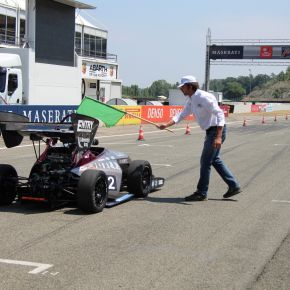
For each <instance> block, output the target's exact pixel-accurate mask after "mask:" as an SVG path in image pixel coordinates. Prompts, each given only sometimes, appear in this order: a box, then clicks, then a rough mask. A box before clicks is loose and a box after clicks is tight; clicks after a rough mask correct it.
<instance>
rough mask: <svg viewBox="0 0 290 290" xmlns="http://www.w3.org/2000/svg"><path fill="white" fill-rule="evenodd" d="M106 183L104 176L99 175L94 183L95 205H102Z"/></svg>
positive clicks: (105, 194) (104, 199)
mask: <svg viewBox="0 0 290 290" xmlns="http://www.w3.org/2000/svg"><path fill="white" fill-rule="evenodd" d="M106 196H107V183H106V181H105V180H104V178H101V177H99V178H98V179H97V181H96V185H95V203H96V206H102V205H103V204H104V202H105V201H106Z"/></svg>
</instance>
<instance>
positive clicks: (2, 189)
mask: <svg viewBox="0 0 290 290" xmlns="http://www.w3.org/2000/svg"><path fill="white" fill-rule="evenodd" d="M17 177H18V175H17V172H16V170H15V168H14V167H13V166H11V165H8V164H0V205H9V204H11V203H12V202H13V201H14V199H15V197H16V186H17Z"/></svg>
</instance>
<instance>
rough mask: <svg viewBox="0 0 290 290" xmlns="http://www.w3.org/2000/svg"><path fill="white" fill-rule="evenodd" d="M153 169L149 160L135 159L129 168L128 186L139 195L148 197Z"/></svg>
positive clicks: (130, 190)
mask: <svg viewBox="0 0 290 290" xmlns="http://www.w3.org/2000/svg"><path fill="white" fill-rule="evenodd" d="M151 180H152V169H151V165H150V163H149V162H148V161H145V160H133V161H131V163H130V165H129V168H128V176H127V187H128V191H129V192H130V193H133V194H134V195H135V196H137V197H146V196H147V195H148V194H149V192H150V191H151Z"/></svg>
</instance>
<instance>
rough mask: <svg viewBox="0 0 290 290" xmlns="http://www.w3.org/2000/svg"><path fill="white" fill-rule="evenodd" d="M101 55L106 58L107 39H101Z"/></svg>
mask: <svg viewBox="0 0 290 290" xmlns="http://www.w3.org/2000/svg"><path fill="white" fill-rule="evenodd" d="M102 57H103V58H107V39H105V38H103V39H102Z"/></svg>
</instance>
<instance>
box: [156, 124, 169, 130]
mask: <svg viewBox="0 0 290 290" xmlns="http://www.w3.org/2000/svg"><path fill="white" fill-rule="evenodd" d="M156 127H157V128H159V129H160V130H164V129H165V128H167V126H166V125H165V124H160V125H156Z"/></svg>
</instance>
